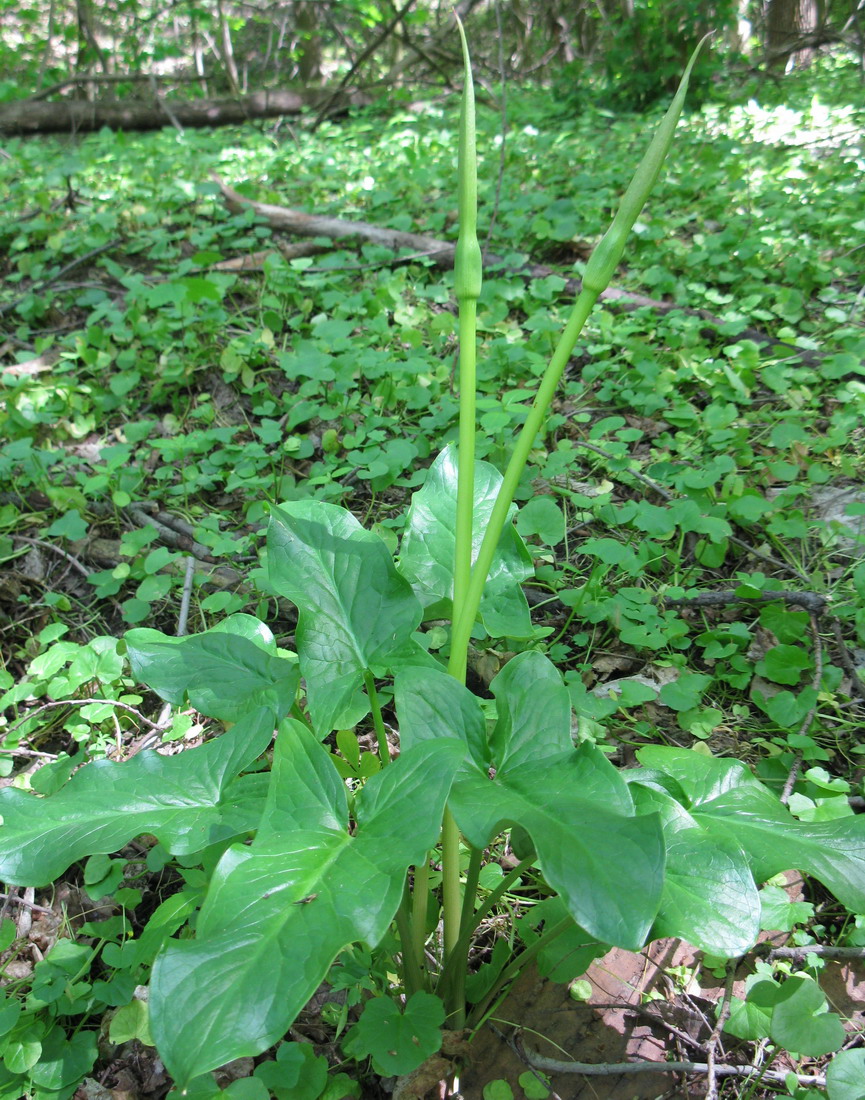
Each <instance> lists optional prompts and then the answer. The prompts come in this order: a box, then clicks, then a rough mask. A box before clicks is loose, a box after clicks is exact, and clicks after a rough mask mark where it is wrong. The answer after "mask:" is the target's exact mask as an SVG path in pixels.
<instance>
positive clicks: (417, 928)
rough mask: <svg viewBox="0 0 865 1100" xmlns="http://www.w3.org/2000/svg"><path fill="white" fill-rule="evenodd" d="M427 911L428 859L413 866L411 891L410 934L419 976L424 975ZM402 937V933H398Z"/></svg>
mask: <svg viewBox="0 0 865 1100" xmlns="http://www.w3.org/2000/svg"><path fill="white" fill-rule="evenodd" d="M428 909H429V859H425V860H424V861H423V863H418V864H416V865H415V869H414V890H413V891H412V908H411V932H412V945H413V948H414V955H415V958H416V959H417V964H418V967H419V969H420V971H421V974H426V954H425V952H424V947H425V945H426V919H427V911H428ZM400 937H402V933H400Z"/></svg>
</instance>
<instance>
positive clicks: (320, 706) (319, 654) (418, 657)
mask: <svg viewBox="0 0 865 1100" xmlns="http://www.w3.org/2000/svg"><path fill="white" fill-rule="evenodd" d="M267 555H268V577H269V580H270V583H271V584H272V586H273V588H274V589H275V591H277V592H279V593H280V594H281V595H283V596H286V597H287V598H288V599H289V600H291V602H292V603H293V604H296V605H297V609H298V626H297V632H296V635H295V639H296V644H297V652H298V657H299V658H300V671H301V673H302V674H303V677H304V679H305V681H306V692H307V703H308V706H309V712H310V716H311V718H312V723H313V726H314V728H315V729H316V730H317V732H318V734H319V736H320V737H322V738H323V737H326V736H327V734H328V733H330V731H331V730H332V729H334V728H335V724H336V721H337V719H338V718H339V716H340V714H341V713H342V712H343V711H344V710H345V708H346V707H347V706H348V705H349V703H350V702H351V701H352V697H353V695H354V693H355V692H356V691H357V689H358V688H359V687H360V686H361V684H362V683H363V674H364V672H365V671H366V670H370V671H374V672H382V671H384V670H386V669H391V668H394V667H396V666H398V665H400V664H411V663H415V664H430V663H432V659H431V658H430V657H429V656H428V655H427V654H426V653H425V652H424V650H423V649H422V648H421V646H420V645H419V644H418V643H417V642H416V641H415V640H414V639H413V638H412V633H413V632H414V631H415V630H416V629H417V627H418V626H419V625H420V622H421V618H422V615H423V610H422V608H421V605H420V603H419V602H418V600H417V597H416V596H415V595H414V593H413V592H412V589H411V585H410V584H409V583H408V581H407V580H405V578H404V577H401V576H400V575H399V573H398V572H397V571H396V568H395V566H394V563H393V559H392V558H391V556H390V554H389V553H388V550H387V547H386V546H385V544H384V542H383V541H382V540H381V538H379V536H378V535H376V534H374V533H373V532H372V531H366V530H365V529H364V528H363V527H361V525H360V523H358V521H357V520H356V519H355V517H354V516H353V515H352V514H351V513H350V512H347V511H345V509H343V508H338V507H337V506H336V505H334V504H325V503H323V502H322V501H319V500H301V501H294V502H292V503H290V504H285V505H282V506H280V507H275V508H273V510H272V513H271V518H270V524H269V526H268V531H267Z"/></svg>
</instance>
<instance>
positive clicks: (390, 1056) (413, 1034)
mask: <svg viewBox="0 0 865 1100" xmlns="http://www.w3.org/2000/svg"><path fill="white" fill-rule="evenodd" d="M444 1022H445V1009H444V1005H443V1004H442V1002H441V1001H440V1000H439V998H438V997H434V996H433V995H432V994H431V993H425V992H424V991H423V990H419V991H418V992H417V993H415V994H414V995H413V996H412V997H411V998H409V1001H408V1003H407V1004H406V1006H405V1011H404V1012H401V1011H400V1009H399V1008H398V1007H397V1005H395V1004H394V1002H393V1001H392V1000H391V999H390V998H389V997H373V999H372V1000H370V1001H367V1002H366V1004H365V1005H364V1009H363V1012H362V1013H361V1017H360V1020H359V1021H358V1022H357V1024H356V1025H355V1026H354V1027H353V1028H352V1029H351V1031H350V1032H349V1034H348V1036H347V1038H346V1042H345V1043H344V1044H343V1046H344V1048H345V1051H346V1053H347V1054H350V1055H351V1056H352V1057H354V1058H357V1059H358V1060H360V1059H362V1058H365V1057H367V1056H370V1057H371V1058H372V1060H373V1067H374V1069H375V1071H376V1073H380V1074H381V1075H382V1076H383V1077H394V1076H403V1075H405V1074H407V1073H411V1072H412V1071H413V1070H415V1069H417V1067H418V1066H419V1065H420V1064H421V1062H424V1061H426V1059H427V1058H430V1057H431V1056H432V1055H433V1054H435V1053H436V1052H437V1051H438V1050H439V1048H440V1047H441V1041H442V1036H441V1026H442V1024H443V1023H444Z"/></svg>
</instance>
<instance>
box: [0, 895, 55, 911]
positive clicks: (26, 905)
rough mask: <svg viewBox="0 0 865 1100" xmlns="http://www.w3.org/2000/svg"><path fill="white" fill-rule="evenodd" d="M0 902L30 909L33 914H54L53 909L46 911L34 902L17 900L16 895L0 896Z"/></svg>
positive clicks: (23, 899)
mask: <svg viewBox="0 0 865 1100" xmlns="http://www.w3.org/2000/svg"><path fill="white" fill-rule="evenodd" d="M0 901H2V902H3V904H4V905H20V906H21V907H22V908H24V909H32V910H33V912H34V913H47V914H49V915H51V914H53V913H54V910H53V909H46V907H45V906H44V905H37V904H36V903H35V902H34V901H28V900H27V899H26V898H19V897H18V895H17V894H0Z"/></svg>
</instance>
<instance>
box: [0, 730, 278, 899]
mask: <svg viewBox="0 0 865 1100" xmlns="http://www.w3.org/2000/svg"><path fill="white" fill-rule="evenodd" d="M272 736H273V717H272V714H271V712H270V710H269V709H259V710H256V711H253V712H251V713H250V714H248V715H247V716H246V717H245V718H243V719H241V721H239V722H238V723H237V724H236V725H235V726H233V727H232V729H231V730H229V731H228V732H227V733H224V734H222V735H221V736H220V737H217V738H215V739H214V740H213V741H208V743H207V744H206V745H202V746H200V747H199V748H195V749H188V750H187V751H186V752H182V753H179V754H178V755H176V756H160V755H159V753H156V752H150V751H147V752H142V753H139V755H138V756H135V757H133V759H132V760H127V761H124V762H123V763H115V762H114V761H111V760H97V761H94V762H93V763H92V764H87V765H85V767H83V768H82V769H81V770H80V771H78V772H76V773H75V775H73V776H72V778H71V779H70V780H69V782H68V783H67V784H66V786H65V787H62V788H61V789H60V790H59V791H57V793H56V794H52V795H50V796H48V797H47V798H40V797H38V796H37V795H34V794H30V793H29V792H26V791H21V790H18V789H16V788H14V787H6V788H4V789H3V790H0V814H2V817H3V827H2V828H0V879H2V880H3V881H5V882H10V883H12V882H14V883H17V884H19V885H21V886H43V885H45V884H46V883H49V882H52V881H53V880H54V879H56V878H57V877H58V876H59V875H61V874H62V873H63V872H64V871H65V870H66V868H67V867H68V866H69V865H70V864H71V863H74V862H75V860H77V859H82V858H83V857H84V856H89V855H102V854H106V853H108V852H115V851H117V850H118V849H119V848H122V847H123V845H124V844H126V843H127V842H128V841H130V840H131V839H132V838H133V837H135V836H138V835H139V834H140V833H152V834H153V835H154V836H156V837H157V838H158V839H159V840H160V841H161V843H162V844H163V845H164V846H165V847H166V848H167V849H168V850H169V851H171V852H173V853H175V854H176V855H188V854H190V853H192V852H197V851H200V850H201V849H202V848H205V847H207V846H208V845H210V844H215V843H218V842H219V841H223V840H227V839H230V838H231V837H234V836H237V835H238V834H239V833H242V832H244V831H246V830H248V829H253V828H255V826H256V825H257V824H258V821H259V819H260V817H261V812H262V798H261V794H262V787H261V782H260V779H259V777H257V776H254V775H253V776H243V777H241V779H240V780H235V777H236V776H237V775H238V773H239V772H241V771H242V770H243V769H244V768H245V767H246V766H248V765H249V764H251V763H252V761H253V760H255V759H256V758H257V757H259V756H260V755H261V754H262V752H264V750H265V748H266V747H267V745H268V743H269V742H270V739H271V737H272Z"/></svg>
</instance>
